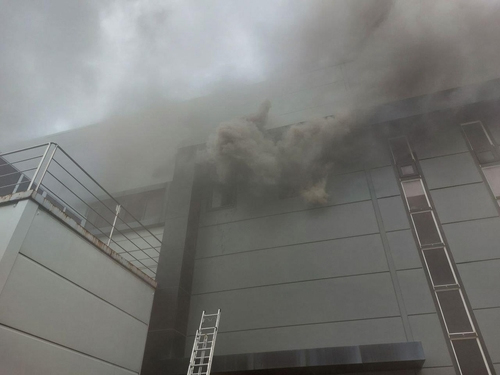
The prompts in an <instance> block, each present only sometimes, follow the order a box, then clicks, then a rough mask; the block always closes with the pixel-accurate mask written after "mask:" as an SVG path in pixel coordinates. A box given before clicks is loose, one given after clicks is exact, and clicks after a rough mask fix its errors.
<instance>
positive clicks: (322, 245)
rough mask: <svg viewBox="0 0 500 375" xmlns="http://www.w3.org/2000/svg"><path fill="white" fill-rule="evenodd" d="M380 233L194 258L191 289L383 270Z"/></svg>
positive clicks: (268, 282)
mask: <svg viewBox="0 0 500 375" xmlns="http://www.w3.org/2000/svg"><path fill="white" fill-rule="evenodd" d="M387 269H388V268H387V262H386V259H385V254H384V248H383V246H382V241H381V239H380V235H378V234H374V235H368V236H361V237H351V238H344V239H338V240H332V241H322V242H314V243H309V244H304V245H296V246H286V247H280V248H275V249H268V250H260V251H252V252H246V253H239V254H231V255H227V256H220V257H211V258H203V259H198V260H197V261H196V266H195V272H194V280H193V293H194V294H197V293H205V292H213V291H220V290H228V289H236V288H243V287H253V286H262V285H269V284H278V283H287V282H295V281H303V280H314V279H322V278H328V277H338V276H347V275H356V274H364V273H373V272H381V271H387Z"/></svg>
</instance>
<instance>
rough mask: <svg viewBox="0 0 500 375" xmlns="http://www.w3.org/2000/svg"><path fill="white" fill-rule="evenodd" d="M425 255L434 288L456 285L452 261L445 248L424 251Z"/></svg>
mask: <svg viewBox="0 0 500 375" xmlns="http://www.w3.org/2000/svg"><path fill="white" fill-rule="evenodd" d="M423 253H424V258H425V263H426V265H427V268H428V269H429V273H430V275H431V279H432V284H434V286H442V285H454V284H456V280H455V276H454V275H453V271H452V269H451V265H450V260H449V259H448V255H447V254H446V250H445V249H444V248H443V247H439V248H436V249H429V250H423Z"/></svg>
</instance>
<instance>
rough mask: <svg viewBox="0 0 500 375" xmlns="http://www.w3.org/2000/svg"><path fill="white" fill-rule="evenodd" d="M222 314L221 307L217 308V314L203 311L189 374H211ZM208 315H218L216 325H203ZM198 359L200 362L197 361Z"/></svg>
mask: <svg viewBox="0 0 500 375" xmlns="http://www.w3.org/2000/svg"><path fill="white" fill-rule="evenodd" d="M220 315H221V310H220V309H218V310H217V313H216V314H206V313H205V311H203V312H202V314H201V320H200V325H199V327H198V330H197V331H196V334H195V336H194V342H193V349H192V351H191V358H190V359H189V368H188V372H187V375H210V371H211V370H212V361H213V356H214V351H215V340H216V338H217V332H218V331H219V322H220ZM207 317H210V318H212V317H216V319H215V326H210V327H203V323H204V322H205V318H207ZM211 321H212V319H209V320H208V322H211ZM206 331H210V332H206ZM200 344H201V347H200ZM197 361H198V362H199V363H196V362H197ZM207 361H208V362H207Z"/></svg>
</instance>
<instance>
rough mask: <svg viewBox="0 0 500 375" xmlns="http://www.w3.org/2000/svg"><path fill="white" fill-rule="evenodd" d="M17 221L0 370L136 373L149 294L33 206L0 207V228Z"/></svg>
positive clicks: (2, 302) (4, 297)
mask: <svg viewBox="0 0 500 375" xmlns="http://www.w3.org/2000/svg"><path fill="white" fill-rule="evenodd" d="M16 217H20V219H18V220H17V225H16V226H15V231H17V232H14V233H12V234H11V236H10V238H11V241H10V242H11V243H12V242H15V243H16V244H17V245H18V246H17V248H16V249H11V253H12V255H13V256H14V258H15V259H14V262H13V263H12V266H11V269H10V272H9V273H8V278H7V280H6V282H5V284H4V285H3V288H1V289H0V342H1V346H2V348H7V349H6V350H2V353H1V354H0V356H1V359H0V369H1V371H0V372H2V373H4V372H5V373H12V374H14V373H16V374H17V373H22V374H70V373H71V374H113V375H114V374H116V375H118V374H134V373H135V374H137V373H139V371H140V366H141V361H142V355H143V350H144V344H145V340H146V334H147V326H148V323H149V314H150V310H151V305H152V301H153V292H154V288H152V287H151V286H150V285H149V284H147V283H146V282H144V281H143V280H141V279H139V278H138V277H136V276H134V275H133V274H132V273H131V272H129V271H128V270H127V269H126V268H124V267H123V266H121V265H119V264H118V263H117V262H115V261H113V260H112V259H111V258H109V257H108V256H107V255H105V254H104V253H103V252H101V251H100V250H99V249H98V248H97V247H95V246H93V245H92V244H91V243H89V242H88V241H87V240H85V239H83V238H82V237H80V236H79V235H78V234H77V233H76V232H74V231H73V230H71V229H70V228H69V227H67V226H65V225H64V224H63V223H61V222H59V221H58V220H57V219H56V218H54V217H53V216H51V214H49V213H47V212H45V211H44V210H43V209H39V208H38V205H37V204H36V203H34V202H32V201H29V200H26V201H21V202H19V203H17V205H14V204H10V205H4V206H0V219H1V220H0V223H2V226H1V228H2V229H0V230H2V231H5V229H4V228H6V227H8V226H12V221H15V219H16ZM4 224H5V225H4ZM7 229H8V228H7ZM2 234H6V235H8V233H2ZM2 238H8V237H4V236H2ZM5 261H6V259H5V257H2V258H0V267H1V266H2V265H3V264H4V262H5Z"/></svg>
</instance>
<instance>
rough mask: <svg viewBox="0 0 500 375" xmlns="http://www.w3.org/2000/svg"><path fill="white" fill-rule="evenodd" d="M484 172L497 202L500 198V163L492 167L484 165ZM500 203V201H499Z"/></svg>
mask: <svg viewBox="0 0 500 375" xmlns="http://www.w3.org/2000/svg"><path fill="white" fill-rule="evenodd" d="M483 173H484V175H485V176H486V180H487V181H488V185H490V188H491V191H492V192H493V195H494V196H495V198H496V200H497V202H499V200H500V165H495V166H492V167H484V168H483ZM499 204H500V202H499Z"/></svg>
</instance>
